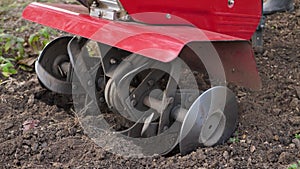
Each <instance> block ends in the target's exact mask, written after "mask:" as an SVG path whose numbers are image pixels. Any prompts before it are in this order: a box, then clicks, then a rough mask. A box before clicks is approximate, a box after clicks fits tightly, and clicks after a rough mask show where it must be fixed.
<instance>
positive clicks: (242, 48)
mask: <svg viewBox="0 0 300 169" xmlns="http://www.w3.org/2000/svg"><path fill="white" fill-rule="evenodd" d="M121 2H122V5H123V6H124V8H125V9H126V10H128V12H129V14H130V15H131V17H133V19H135V20H136V21H140V22H144V23H137V22H124V21H111V20H105V19H102V18H96V17H92V16H89V13H88V9H87V8H85V7H84V6H82V5H70V4H45V3H31V4H30V5H28V6H27V7H26V8H25V9H24V11H23V18H25V19H27V20H29V21H33V22H36V23H39V24H42V25H45V26H48V27H51V28H55V29H59V30H62V31H65V32H68V33H71V34H74V35H77V36H82V37H85V38H88V39H92V40H95V41H97V42H100V43H104V44H107V45H109V46H113V47H116V48H120V49H123V50H126V51H129V52H132V53H136V54H139V55H142V56H145V57H149V58H152V59H155V60H159V61H162V62H170V61H172V60H174V59H175V58H176V57H178V56H180V57H182V58H183V59H184V60H186V61H187V62H191V63H193V64H194V65H195V64H196V65H195V67H197V65H201V63H198V64H197V63H195V62H193V59H192V57H191V56H193V55H194V54H193V52H192V51H189V50H185V49H186V48H185V47H186V45H189V44H191V43H193V44H196V46H195V48H203V46H205V45H204V44H205V43H207V42H210V43H211V44H212V45H213V47H214V49H215V51H216V52H215V54H218V55H219V57H220V59H221V61H222V63H223V67H224V71H225V74H226V80H227V81H230V82H234V83H236V84H238V85H241V86H245V87H249V88H252V89H259V88H261V81H260V78H259V75H258V72H257V69H256V63H255V59H254V53H253V51H252V48H251V44H250V43H249V42H248V40H249V39H250V37H251V35H252V34H253V33H254V32H255V28H256V26H257V25H258V23H259V19H260V13H261V2H260V1H257V0H247V1H246V0H243V1H241V0H235V2H236V3H235V5H234V6H233V7H232V8H228V6H226V5H227V3H228V0H224V2H226V3H225V5H224V4H223V3H221V2H219V1H218V3H221V4H222V5H218V4H217V1H214V0H212V1H199V2H198V3H199V5H197V3H196V1H195V0H189V1H187V2H193V3H190V4H189V3H187V2H184V3H182V4H185V5H182V6H181V5H180V4H179V0H175V1H174V4H172V3H173V1H172V3H171V2H168V3H167V2H164V3H161V4H160V3H159V2H158V1H157V0H153V1H136V0H135V1H132V2H131V1H128V0H121ZM222 2H223V0H222ZM246 2H247V3H246ZM259 2H260V3H259ZM131 3H132V4H131ZM130 4H131V5H130ZM163 4H165V5H166V6H164V5H163ZM187 4H189V5H188V6H186V5H187ZM193 4H196V5H193ZM200 4H201V5H200ZM202 5H203V6H202ZM205 5H206V6H207V8H206V7H205ZM197 6H198V7H197ZM142 7H143V9H141V8H142ZM247 7H248V8H247ZM172 8H174V9H173V10H172ZM219 8H220V9H219ZM200 9H203V10H200ZM243 9H245V10H243ZM252 9H253V10H252ZM158 10H159V12H163V13H156V14H155V15H148V14H149V13H148V14H147V15H145V14H146V13H145V12H156V11H158ZM171 11H173V12H171ZM181 11H182V13H181ZM140 12H142V13H140ZM165 12H167V13H165ZM168 13H170V15H171V17H169V15H168V16H167V14H168ZM152 14H153V13H152ZM175 14H177V15H179V17H181V18H183V19H184V20H187V21H188V22H192V24H195V25H196V26H197V27H193V26H190V25H189V26H187V25H186V24H188V22H187V21H184V20H183V19H180V18H179V17H176V16H175ZM166 16H167V17H166ZM174 19H175V20H174ZM145 23H148V24H145ZM153 24H155V25H153ZM157 24H162V25H157ZM167 24H172V25H167ZM182 24H183V25H182ZM199 28H201V29H199ZM203 49H204V48H203ZM204 52H205V51H204ZM189 57H191V58H190V59H189ZM203 57H212V56H209V55H207V56H206V55H205V56H203ZM197 62H198V61H197ZM210 67H211V68H214V65H211V66H210Z"/></svg>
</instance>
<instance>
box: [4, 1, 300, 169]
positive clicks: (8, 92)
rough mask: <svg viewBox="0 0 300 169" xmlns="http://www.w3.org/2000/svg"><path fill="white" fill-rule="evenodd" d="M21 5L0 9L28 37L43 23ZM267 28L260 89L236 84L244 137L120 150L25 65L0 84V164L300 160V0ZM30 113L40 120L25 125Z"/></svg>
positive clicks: (265, 163) (254, 164) (213, 164)
mask: <svg viewBox="0 0 300 169" xmlns="http://www.w3.org/2000/svg"><path fill="white" fill-rule="evenodd" d="M20 11H21V9H20V8H17V9H14V10H12V11H10V12H1V13H0V17H1V18H6V20H5V23H4V22H2V23H1V24H3V27H4V28H5V29H7V31H8V32H9V31H11V32H13V30H14V29H15V28H17V27H20V25H25V24H28V25H29V26H30V28H32V29H30V30H29V31H25V32H23V33H22V34H20V35H19V34H17V35H18V36H22V37H26V36H28V35H29V34H30V33H31V32H33V31H34V30H36V29H38V28H39V27H37V26H36V25H34V24H31V23H29V22H26V21H23V20H21V19H20ZM12 13H14V14H17V15H14V16H12ZM1 26H2V25H1ZM264 35H265V36H264V42H265V48H264V49H265V52H264V53H263V54H256V60H257V65H258V70H259V73H260V76H261V77H262V83H263V88H262V90H260V91H250V90H247V89H244V88H239V89H236V90H235V92H236V93H237V96H238V99H239V112H240V116H239V124H238V128H237V131H238V134H237V135H236V137H238V138H239V142H236V143H231V142H227V143H225V144H224V145H219V146H215V147H207V148H198V149H197V150H195V151H194V152H192V153H190V154H188V155H186V156H181V155H179V154H175V155H173V156H171V157H152V158H142V159H138V158H124V157H120V156H117V155H114V154H111V153H109V152H106V151H104V150H103V149H101V148H100V147H98V146H97V145H95V144H94V143H93V142H92V141H91V140H90V139H89V138H88V137H87V136H86V135H84V133H83V129H82V128H81V127H80V124H79V122H78V120H77V119H76V117H75V115H74V113H73V112H72V111H71V107H72V103H71V102H69V100H68V99H67V98H66V97H64V96H62V95H58V94H54V93H51V92H49V91H47V90H45V89H43V88H42V87H40V85H39V83H38V81H37V77H36V75H35V73H34V72H24V71H21V70H19V74H17V75H15V76H13V77H12V78H10V79H3V78H2V80H3V82H2V83H1V85H0V168H46V167H48V168H144V167H145V168H199V167H204V168H287V166H288V165H289V164H292V163H294V162H296V161H297V160H300V141H299V140H298V139H295V134H297V133H300V110H299V109H300V50H299V49H300V0H296V6H295V11H294V12H292V13H277V14H274V15H272V16H268V17H267V21H266V29H265V34H264ZM4 81H5V82H4ZM297 92H298V93H297ZM30 119H34V120H38V122H37V126H36V127H35V128H34V129H32V130H29V131H26V132H24V131H23V130H22V127H23V123H24V122H25V121H26V120H30Z"/></svg>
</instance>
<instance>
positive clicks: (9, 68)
mask: <svg viewBox="0 0 300 169" xmlns="http://www.w3.org/2000/svg"><path fill="white" fill-rule="evenodd" d="M12 61H15V60H14V59H13V58H4V57H3V56H0V70H1V73H2V75H3V76H5V77H9V76H11V75H13V74H16V73H17V70H16V69H15V66H14V64H13V63H12Z"/></svg>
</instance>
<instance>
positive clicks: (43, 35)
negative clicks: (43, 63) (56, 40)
mask: <svg viewBox="0 0 300 169" xmlns="http://www.w3.org/2000/svg"><path fill="white" fill-rule="evenodd" d="M50 34H55V31H53V30H51V29H50V28H47V27H45V28H42V29H40V30H39V31H38V32H36V33H34V34H31V35H30V37H29V38H28V43H29V45H30V46H31V48H32V49H33V51H34V52H35V53H38V52H39V51H41V50H42V49H43V48H44V47H45V46H46V44H47V43H49V41H50Z"/></svg>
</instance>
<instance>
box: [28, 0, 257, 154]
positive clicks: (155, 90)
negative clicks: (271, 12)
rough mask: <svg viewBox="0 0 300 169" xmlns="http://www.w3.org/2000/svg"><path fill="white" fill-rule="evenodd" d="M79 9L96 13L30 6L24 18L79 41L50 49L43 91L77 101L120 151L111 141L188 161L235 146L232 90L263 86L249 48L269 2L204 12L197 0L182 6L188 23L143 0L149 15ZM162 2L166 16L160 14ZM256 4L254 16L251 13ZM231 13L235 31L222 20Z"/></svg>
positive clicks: (88, 125) (92, 4)
mask: <svg viewBox="0 0 300 169" xmlns="http://www.w3.org/2000/svg"><path fill="white" fill-rule="evenodd" d="M80 3H81V4H82V5H84V6H85V7H88V8H85V7H83V6H80V5H66V4H42V3H32V4H30V5H29V6H28V7H27V8H26V9H25V10H24V13H23V17H24V18H26V19H28V20H31V21H34V22H38V23H40V24H43V25H46V26H50V27H53V28H57V29H60V30H63V31H66V32H68V33H71V34H75V36H63V37H60V38H57V39H55V40H53V41H52V42H50V43H49V44H48V45H46V47H45V48H44V50H43V51H42V52H41V54H40V56H39V58H38V60H37V61H36V65H35V70H36V73H37V76H38V79H39V81H40V83H41V85H42V86H44V87H45V88H47V89H49V90H51V91H53V92H56V93H61V94H72V95H73V102H74V107H75V108H77V109H76V113H77V116H78V118H79V120H80V121H81V124H82V125H83V127H84V129H85V130H86V133H89V134H91V133H92V134H91V138H92V139H93V140H95V142H96V143H99V144H100V145H104V144H101V143H100V142H101V141H102V142H105V146H103V147H104V148H106V150H112V151H113V148H112V147H113V146H115V145H111V146H110V144H113V143H112V142H118V143H120V144H121V143H122V145H123V147H124V146H125V147H126V145H128V147H129V148H128V149H131V148H130V147H132V151H133V149H137V150H136V152H138V153H137V154H143V155H147V156H148V155H155V154H161V155H166V154H168V153H170V152H171V151H172V150H174V149H175V148H176V147H179V151H180V153H181V154H187V153H189V152H191V151H194V150H196V149H197V148H198V147H203V146H214V145H217V144H222V143H224V142H226V141H227V140H228V139H229V137H230V136H231V135H232V133H233V132H234V130H235V128H236V124H237V116H238V106H237V101H236V98H235V94H234V93H233V92H232V91H231V90H230V89H229V88H228V87H227V86H226V84H227V83H228V82H233V83H236V84H239V85H244V86H247V87H250V88H254V89H258V88H260V86H261V82H260V79H259V76H258V73H257V70H256V66H255V61H254V59H253V51H252V49H251V45H250V44H249V42H248V39H250V38H251V35H252V34H253V33H254V31H255V29H256V26H257V25H258V23H259V20H260V14H261V1H250V0H249V1H245V2H241V3H237V4H236V3H234V1H227V0H226V1H224V4H223V5H221V4H220V3H219V2H218V3H215V2H204V1H203V2H198V1H197V3H203V4H202V5H196V6H195V5H192V4H195V3H196V2H194V0H189V1H188V2H186V1H184V3H187V4H189V5H188V6H187V7H185V8H183V9H184V10H186V11H185V14H182V13H180V12H182V10H178V11H177V15H178V16H179V17H181V19H178V18H179V17H178V16H175V15H173V14H170V13H169V12H170V11H171V9H172V11H173V9H178V6H177V7H175V6H174V5H176V4H173V3H172V4H171V3H170V4H165V5H166V6H165V7H164V8H163V7H162V6H160V5H159V4H161V3H160V2H158V1H157V0H154V1H153V2H151V3H150V1H149V2H146V1H145V3H143V4H142V6H143V7H144V8H136V7H137V6H136V5H137V4H133V3H131V2H130V1H127V0H120V1H117V0H107V1H101V0H100V1H84V0H81V1H80ZM154 4H156V5H158V7H160V8H159V9H160V10H158V8H153V9H152V7H153V6H155V5H154ZM140 5H141V4H140ZM249 5H250V6H252V8H251V9H256V10H252V11H250V10H247V9H248V8H249ZM151 6H152V7H151ZM201 6H206V7H205V8H204V7H201ZM208 7H214V8H208ZM188 8H190V10H187V9H188ZM143 9H145V11H143ZM146 9H147V10H146ZM216 9H217V10H219V11H218V12H216V11H215V10H216ZM232 9H234V10H232ZM195 10H198V11H199V12H198V14H197V15H195V13H193V12H191V11H195ZM207 10H210V11H211V14H209V15H208V12H204V11H207ZM231 10H232V11H231ZM146 11H151V12H153V13H143V12H146ZM175 11H176V10H175ZM201 11H202V12H201ZM139 13H142V15H137V14H139ZM201 13H203V16H202V14H201ZM206 13H207V14H206ZM38 15H39V16H41V17H37V16H38ZM195 16H197V17H199V18H198V19H196V20H195ZM225 16H226V17H227V18H228V21H226V22H228V23H230V24H233V25H235V26H233V27H231V28H232V29H231V28H229V27H228V25H230V24H223V21H222V20H220V18H223V19H224V18H226V17H225ZM240 16H243V17H242V18H240ZM176 17H178V18H176ZM53 18H56V19H55V20H54V19H53ZM149 18H152V19H149ZM201 18H202V19H201ZM207 18H211V19H210V20H207ZM212 18H213V19H212ZM183 20H186V22H183ZM187 21H189V22H190V23H191V25H193V26H191V25H187ZM202 21H203V22H202ZM224 22H225V21H224ZM246 22H247V27H244V26H243V23H246ZM203 25H205V26H203ZM216 27H218V29H217V28H216ZM241 30H242V31H241ZM91 43H93V45H92V47H91V46H90V45H91ZM96 51H98V53H97V52H96ZM95 53H96V54H95ZM199 74H200V75H201V76H200V75H199ZM197 75H198V76H197ZM200 83H201V84H202V85H200ZM203 83H205V85H203ZM78 98H79V99H78ZM76 99H78V100H76ZM107 116H109V118H110V119H106V118H107ZM111 117H113V118H111ZM98 119H101V120H103V119H106V121H105V122H103V123H102V122H101V120H100V121H98ZM119 119H121V120H119ZM110 125H111V126H110ZM89 134H88V135H89ZM104 135H106V136H109V137H107V138H109V139H106V137H104ZM117 135H118V137H117ZM115 136H116V137H115ZM101 139H103V140H101ZM105 139H106V140H105ZM123 140H127V143H126V144H125V143H124V144H123ZM129 145H131V146H129ZM132 145H133V146H132ZM107 147H108V148H107ZM133 147H134V148H133ZM115 149H116V150H118V151H122V148H115ZM124 151H128V152H130V151H129V150H124ZM134 151H135V150H134Z"/></svg>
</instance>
